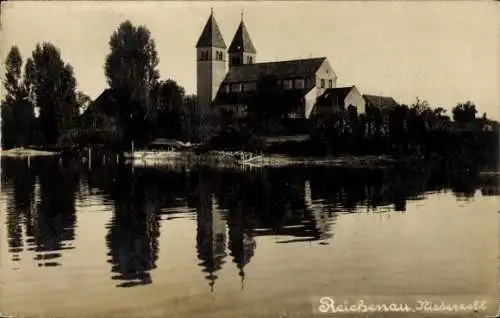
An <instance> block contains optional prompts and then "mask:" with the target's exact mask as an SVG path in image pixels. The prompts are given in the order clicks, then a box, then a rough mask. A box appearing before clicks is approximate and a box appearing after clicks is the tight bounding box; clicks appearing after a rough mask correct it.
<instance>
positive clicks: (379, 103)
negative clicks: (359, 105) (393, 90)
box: [363, 95, 398, 110]
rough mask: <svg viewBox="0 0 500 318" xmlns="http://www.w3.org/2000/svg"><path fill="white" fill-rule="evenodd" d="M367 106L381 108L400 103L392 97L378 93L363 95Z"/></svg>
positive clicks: (389, 107) (388, 107) (391, 106)
mask: <svg viewBox="0 0 500 318" xmlns="http://www.w3.org/2000/svg"><path fill="white" fill-rule="evenodd" d="M363 98H364V99H365V101H366V103H367V106H372V107H375V108H378V109H380V110H383V109H391V108H395V107H397V106H398V103H397V102H396V101H395V100H394V98H392V97H387V96H376V95H363Z"/></svg>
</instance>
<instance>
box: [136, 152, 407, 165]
mask: <svg viewBox="0 0 500 318" xmlns="http://www.w3.org/2000/svg"><path fill="white" fill-rule="evenodd" d="M141 153H144V151H141ZM148 153H149V155H141V156H131V155H128V156H127V159H129V160H127V161H128V162H130V163H132V164H133V165H136V166H169V165H172V164H176V163H184V164H187V165H190V164H193V165H195V164H201V165H208V166H212V165H213V166H221V167H235V168H236V167H241V168H266V167H271V168H272V167H276V168H278V167H291V166H304V167H307V166H331V167H347V168H385V167H389V166H393V165H397V164H399V163H409V162H416V161H417V159H416V158H414V157H404V158H398V159H396V158H393V157H391V156H387V155H378V156H377V155H363V156H353V155H341V156H335V157H306V156H301V157H292V156H288V155H283V154H262V155H255V154H252V153H249V152H240V151H209V152H206V153H203V154H196V153H194V152H175V151H151V152H148Z"/></svg>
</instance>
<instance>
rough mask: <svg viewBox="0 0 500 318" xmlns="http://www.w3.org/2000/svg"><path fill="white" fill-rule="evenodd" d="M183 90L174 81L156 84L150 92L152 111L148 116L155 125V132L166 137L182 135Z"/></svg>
mask: <svg viewBox="0 0 500 318" xmlns="http://www.w3.org/2000/svg"><path fill="white" fill-rule="evenodd" d="M184 96H185V90H184V88H183V87H182V86H180V85H179V84H177V82H176V81H174V80H170V79H169V80H166V81H160V82H157V83H156V84H155V85H154V86H153V88H152V92H151V97H152V104H153V105H152V106H153V109H152V110H151V111H150V116H151V118H152V119H153V121H154V122H155V123H156V124H155V126H156V127H155V128H156V131H157V132H158V133H159V134H161V135H163V136H168V137H175V138H178V137H180V136H181V135H182V125H181V119H182V107H183V105H184Z"/></svg>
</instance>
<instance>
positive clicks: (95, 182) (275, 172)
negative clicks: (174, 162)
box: [2, 158, 499, 287]
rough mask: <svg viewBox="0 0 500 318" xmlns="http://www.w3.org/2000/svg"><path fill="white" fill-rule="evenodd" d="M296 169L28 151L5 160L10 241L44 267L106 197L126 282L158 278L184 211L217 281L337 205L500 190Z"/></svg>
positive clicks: (456, 177) (489, 184)
mask: <svg viewBox="0 0 500 318" xmlns="http://www.w3.org/2000/svg"><path fill="white" fill-rule="evenodd" d="M295 169H297V168H287V169H260V170H250V171H236V170H229V169H228V170H213V169H210V168H204V167H194V168H192V169H191V170H188V169H185V168H182V167H178V168H176V169H153V168H134V169H132V167H130V166H126V165H101V164H100V163H99V162H96V163H95V164H94V165H93V166H92V168H91V169H88V167H86V166H82V165H80V164H79V163H78V162H75V161H71V160H62V161H61V162H59V160H57V159H53V158H50V159H36V160H31V161H30V163H29V165H28V161H27V160H25V161H23V160H18V159H4V160H2V171H4V172H5V173H3V174H2V189H5V190H6V194H7V196H8V198H7V211H6V212H7V229H8V233H7V234H8V245H9V250H10V252H11V254H12V257H13V258H14V260H18V259H20V258H21V257H22V256H23V255H24V253H23V251H24V250H33V251H36V253H37V254H36V255H37V256H36V257H35V260H36V261H37V262H38V263H39V264H40V266H42V265H45V266H56V265H59V264H60V263H61V262H62V261H63V257H62V256H61V255H62V254H61V250H62V249H67V248H73V247H74V244H73V240H74V239H75V227H76V206H75V202H76V200H77V199H78V200H83V201H85V200H94V199H93V198H92V197H93V196H98V197H99V198H100V199H99V200H102V202H104V204H105V205H106V207H107V208H110V209H112V211H113V212H112V213H113V214H112V218H111V220H110V222H109V224H107V225H106V228H107V233H106V236H105V241H106V244H107V249H108V262H109V263H110V271H111V272H112V274H111V276H112V278H113V279H115V280H117V286H120V287H131V286H135V285H139V284H150V283H152V278H151V275H150V274H149V273H150V272H151V271H152V270H154V269H155V268H156V262H157V259H158V254H159V248H160V247H159V243H158V239H159V236H160V227H161V222H162V221H161V220H166V221H167V222H168V219H169V218H171V217H173V216H174V214H175V217H179V213H181V214H180V215H182V213H184V215H185V217H187V218H195V219H196V222H197V235H196V251H193V253H194V255H196V256H197V257H198V259H199V261H200V263H199V264H200V267H201V270H202V271H203V272H204V273H206V275H205V276H206V279H207V280H208V282H209V284H210V285H211V286H212V287H213V286H214V282H215V280H216V279H217V272H218V270H219V269H220V268H221V267H222V266H228V265H227V264H226V263H232V264H233V265H232V266H236V267H237V268H238V270H239V272H240V275H241V277H242V279H243V278H244V276H245V272H244V267H245V265H246V264H248V263H249V262H250V261H251V258H252V256H253V255H254V253H255V252H256V247H257V246H256V243H255V238H256V237H257V236H262V235H280V236H286V237H287V239H286V240H285V239H283V240H281V241H279V242H280V243H286V242H293V241H304V240H307V241H323V240H326V239H329V238H332V237H334V234H335V233H334V232H335V230H334V224H335V221H336V218H337V213H342V212H364V211H369V210H380V209H382V210H384V209H387V210H396V211H406V204H407V202H408V200H413V199H418V198H421V197H423V196H425V195H426V193H427V192H428V191H440V190H443V189H451V190H452V191H453V192H454V193H455V195H456V196H457V198H460V199H461V198H467V197H472V196H473V195H474V194H475V193H476V191H477V190H478V189H481V191H482V193H483V194H484V195H498V194H499V188H498V183H497V180H496V179H495V178H494V177H492V178H490V179H488V178H485V177H479V175H478V174H477V172H472V173H470V174H468V175H466V174H463V173H462V174H455V173H452V172H448V171H446V169H442V168H440V167H435V168H431V167H428V166H426V167H425V168H405V169H396V170H348V169H332V168H326V167H325V168H314V169H304V168H302V169H301V170H300V173H299V171H295ZM163 222H165V221H163ZM226 229H228V231H226ZM25 235H26V237H24V236H25ZM25 244H26V246H25ZM226 251H229V252H226ZM172 257H175V256H172ZM225 264H226V265H225Z"/></svg>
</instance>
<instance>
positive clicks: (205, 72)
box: [196, 10, 257, 113]
mask: <svg viewBox="0 0 500 318" xmlns="http://www.w3.org/2000/svg"><path fill="white" fill-rule="evenodd" d="M226 49H227V47H226V43H225V42H224V39H223V37H222V34H221V32H220V30H219V26H218V25H217V22H216V21H215V17H214V13H213V10H212V11H211V12H210V17H209V18H208V21H207V23H206V24H205V27H204V28H203V32H202V33H201V36H200V38H199V39H198V42H197V43H196V82H197V98H198V105H197V106H198V112H200V113H206V111H207V110H208V109H209V107H210V104H211V103H212V101H213V100H214V99H215V96H216V94H217V91H218V90H219V87H220V85H221V83H222V81H223V80H224V78H225V76H226V73H227V66H226V62H227V61H229V69H230V70H231V69H232V68H234V67H237V66H241V65H245V64H253V63H254V62H255V58H256V55H257V51H256V50H255V47H254V45H253V43H252V40H250V35H249V34H248V31H247V28H246V26H245V24H244V23H243V15H242V17H241V23H240V25H239V27H238V30H237V31H236V34H235V35H234V38H233V41H232V42H231V45H229V49H228V50H227V54H226Z"/></svg>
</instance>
